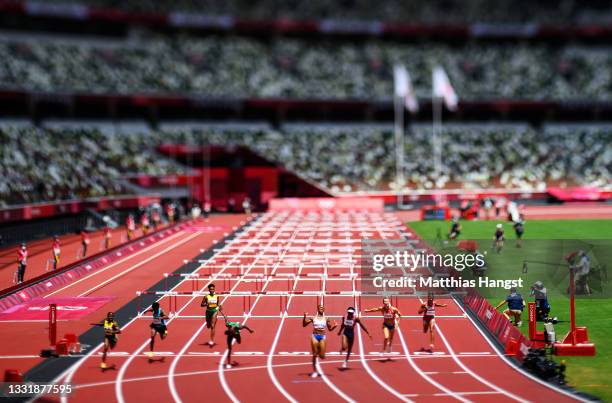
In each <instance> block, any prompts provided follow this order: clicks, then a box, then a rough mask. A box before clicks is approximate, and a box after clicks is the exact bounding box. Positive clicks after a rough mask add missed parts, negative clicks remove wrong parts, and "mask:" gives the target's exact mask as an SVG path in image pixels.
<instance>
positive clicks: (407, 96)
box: [393, 65, 419, 113]
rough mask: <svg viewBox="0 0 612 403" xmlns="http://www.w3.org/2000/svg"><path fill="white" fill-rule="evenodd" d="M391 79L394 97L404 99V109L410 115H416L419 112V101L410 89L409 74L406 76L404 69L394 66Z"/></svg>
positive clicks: (406, 72)
mask: <svg viewBox="0 0 612 403" xmlns="http://www.w3.org/2000/svg"><path fill="white" fill-rule="evenodd" d="M393 77H394V79H395V80H394V81H395V96H397V97H400V98H403V99H404V103H405V106H406V109H408V110H409V111H410V112H411V113H417V112H418V111H419V101H418V100H417V98H416V95H415V93H414V89H413V88H412V83H411V82H410V74H408V71H407V70H406V67H404V66H399V65H398V66H395V67H394V68H393Z"/></svg>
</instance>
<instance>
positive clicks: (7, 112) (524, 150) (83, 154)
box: [0, 0, 612, 222]
mask: <svg viewBox="0 0 612 403" xmlns="http://www.w3.org/2000/svg"><path fill="white" fill-rule="evenodd" d="M611 45H612V2H611V1H609V0H593V1H577V0H562V1H522V0H513V1H506V0H499V1H496V2H495V3H494V5H492V3H491V2H489V1H485V0H463V1H453V0H431V1H427V2H423V1H406V0H404V1H399V0H379V1H377V2H371V1H366V0H339V1H329V0H310V1H278V0H263V1H252V0H249V1H246V0H229V1H215V0H194V1H187V0H175V1H156V0H148V1H144V0H138V1H136V0H123V1H115V0H45V1H38V0H32V1H16V0H13V1H11V0H0V112H1V119H0V144H1V148H0V161H1V163H0V208H3V209H4V213H3V214H0V216H1V217H2V220H4V221H5V222H8V221H11V220H12V221H14V220H15V219H23V218H24V217H25V216H27V215H28V214H30V215H31V214H32V213H31V212H30V213H16V212H14V211H13V210H12V207H13V206H16V205H17V206H22V205H29V204H32V203H40V202H57V201H74V200H81V201H82V200H99V199H100V198H106V199H104V200H106V201H105V203H106V204H105V205H102V206H100V205H99V202H97V201H94V202H92V203H93V204H91V206H89V207H92V206H93V208H95V209H102V210H104V207H105V206H106V207H107V208H108V207H109V206H113V205H114V206H115V207H117V206H119V207H123V206H122V205H121V203H120V202H119V204H117V203H116V202H114V203H115V204H113V203H112V200H115V198H116V197H119V196H125V195H138V196H151V195H154V196H155V197H156V199H155V200H158V199H159V201H160V202H165V201H172V202H176V203H179V204H181V205H183V206H184V207H185V208H186V209H188V208H190V207H191V206H192V205H193V204H195V203H197V204H199V205H200V206H202V205H210V209H211V210H213V211H236V210H240V209H242V206H243V202H244V200H245V199H247V200H248V202H249V203H250V206H249V207H250V208H253V209H255V210H260V209H264V208H265V207H266V206H267V203H268V202H269V200H270V199H271V198H273V197H278V196H324V195H333V196H338V195H343V194H355V193H363V192H367V193H368V194H369V195H372V196H373V197H382V198H384V199H385V201H386V202H387V203H388V204H394V205H395V204H396V202H397V203H398V204H399V206H400V207H401V206H405V205H406V204H410V205H412V206H415V205H416V206H418V205H419V204H423V203H426V202H428V201H431V200H437V201H439V199H440V198H441V197H444V198H446V199H447V200H449V201H450V202H451V203H460V202H461V199H462V198H465V195H466V194H469V195H476V196H474V197H476V198H478V197H482V196H483V195H485V194H488V195H499V197H501V198H508V199H520V200H521V202H525V203H537V202H542V201H548V200H551V199H555V200H564V199H581V198H585V199H588V200H602V199H604V200H605V199H607V197H608V196H609V195H610V191H612V185H611V181H610V173H611V171H612V147H611V145H612V124H611V123H610V122H611V121H612V51H611V50H612V47H611ZM398 65H401V66H403V67H405V69H406V71H407V72H408V74H409V79H410V84H411V87H410V92H409V93H408V96H409V97H413V98H414V99H415V100H416V103H417V104H416V108H415V107H413V108H411V111H404V110H403V108H401V107H400V111H398V108H397V104H398V102H397V101H398V99H397V94H398V89H397V81H396V83H395V88H394V67H396V66H398ZM435 67H441V68H442V69H443V70H444V72H445V74H446V75H447V79H448V82H449V85H451V86H452V90H453V94H454V95H455V96H456V97H457V99H458V104H457V105H456V106H455V107H451V106H450V105H448V104H447V105H446V106H447V107H444V108H441V109H440V110H439V114H437V113H435V112H436V108H435V105H436V102H435V101H434V102H432V85H433V84H434V83H433V82H432V70H433V69H434V68H435ZM394 93H395V94H396V95H395V101H396V102H395V106H396V108H394ZM400 96H401V97H403V98H405V97H406V94H405V93H401V91H400ZM399 112H401V115H402V116H401V119H399V118H398V113H399ZM436 115H438V116H436ZM434 118H435V119H434ZM398 119H399V120H398ZM432 119H433V120H432ZM434 140H435V141H434ZM436 152H438V153H439V154H440V155H438V158H439V161H436V158H434V157H433V156H434V155H435V154H436ZM398 194H399V195H400V196H401V197H399V198H398V197H397V196H398ZM440 195H442V196H440ZM470 197H472V196H470ZM96 203H98V204H96ZM119 207H117V208H119ZM65 208H66V207H65ZM53 209H54V211H55V213H54V214H56V213H58V212H57V208H55V207H54V208H53ZM59 213H61V211H60V212H59ZM59 213H58V214H59ZM19 214H21V215H19ZM34 215H35V217H34V218H36V214H34Z"/></svg>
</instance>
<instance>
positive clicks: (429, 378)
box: [398, 329, 469, 403]
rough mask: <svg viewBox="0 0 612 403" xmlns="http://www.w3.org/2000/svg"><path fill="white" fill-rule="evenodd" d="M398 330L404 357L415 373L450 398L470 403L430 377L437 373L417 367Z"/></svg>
mask: <svg viewBox="0 0 612 403" xmlns="http://www.w3.org/2000/svg"><path fill="white" fill-rule="evenodd" d="M398 330H399V339H400V343H401V344H402V348H403V349H404V356H405V357H406V360H408V363H410V366H411V367H412V368H413V369H414V370H415V371H417V372H418V373H419V374H420V375H421V376H422V377H423V378H424V379H425V380H426V381H427V382H429V383H430V384H432V385H433V386H434V387H436V388H437V389H439V390H440V391H442V392H444V393H445V394H447V395H448V396H452V397H454V398H455V399H457V400H459V401H462V402H464V403H467V402H469V400H468V399H465V398H463V397H461V396H460V395H458V394H457V392H454V391H452V390H451V389H449V388H447V387H446V386H444V385H442V384H441V383H440V382H438V381H436V380H434V379H433V378H432V377H431V376H429V375H434V374H437V372H424V371H423V370H422V369H421V368H419V366H418V365H416V363H415V362H414V360H413V359H412V357H411V356H410V350H409V349H408V346H407V344H406V341H405V340H404V336H403V335H402V331H401V329H398Z"/></svg>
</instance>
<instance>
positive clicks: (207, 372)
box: [73, 354, 376, 389]
mask: <svg viewBox="0 0 612 403" xmlns="http://www.w3.org/2000/svg"><path fill="white" fill-rule="evenodd" d="M217 355H218V354H217ZM375 359H376V358H368V360H375ZM357 360H358V359H356V358H355V359H350V360H349V362H353V361H357ZM342 362H344V360H336V361H327V363H328V364H339V363H342ZM310 364H311V361H300V362H292V363H285V364H275V365H274V367H275V368H285V367H297V366H304V365H310ZM265 368H267V365H255V366H252V367H236V368H232V372H237V371H238V372H241V371H252V370H261V369H265ZM217 372H218V370H217V369H207V370H202V371H190V372H178V373H176V374H175V375H174V376H175V377H177V378H180V377H187V376H201V375H213V374H216V373H217ZM167 376H168V375H167V374H163V375H152V376H144V377H135V378H125V379H124V380H123V383H133V382H146V381H151V380H156V379H166V378H167ZM114 384H115V381H114V380H113V381H103V382H93V383H82V384H80V385H73V387H74V388H76V389H86V388H94V387H100V386H109V385H114Z"/></svg>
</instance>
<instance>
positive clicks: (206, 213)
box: [204, 201, 211, 218]
mask: <svg viewBox="0 0 612 403" xmlns="http://www.w3.org/2000/svg"><path fill="white" fill-rule="evenodd" d="M210 210H211V205H210V202H209V201H206V202H205V203H204V218H208V216H209V215H210Z"/></svg>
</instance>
